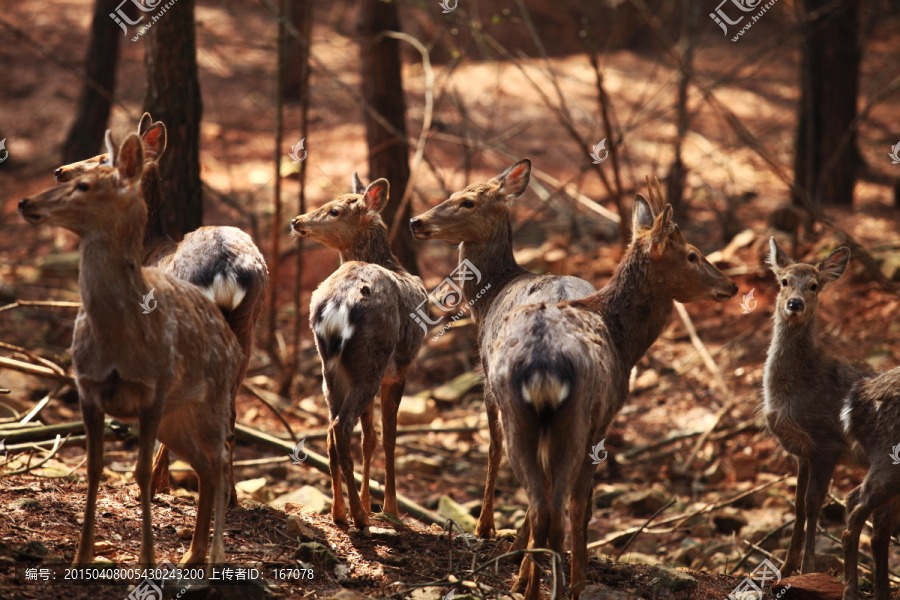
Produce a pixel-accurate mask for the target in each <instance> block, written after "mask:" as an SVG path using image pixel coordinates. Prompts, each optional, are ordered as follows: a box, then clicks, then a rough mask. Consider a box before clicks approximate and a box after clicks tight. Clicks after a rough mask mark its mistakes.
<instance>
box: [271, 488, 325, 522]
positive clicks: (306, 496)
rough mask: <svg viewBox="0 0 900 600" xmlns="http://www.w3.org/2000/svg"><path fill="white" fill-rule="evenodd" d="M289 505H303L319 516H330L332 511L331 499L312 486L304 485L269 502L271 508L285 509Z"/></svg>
mask: <svg viewBox="0 0 900 600" xmlns="http://www.w3.org/2000/svg"><path fill="white" fill-rule="evenodd" d="M288 503H291V504H302V505H303V506H304V507H306V509H307V510H309V511H312V512H314V513H316V514H319V515H324V514H328V512H329V511H330V510H331V498H329V497H328V496H326V495H325V494H323V493H322V492H320V491H319V490H318V488H315V487H313V486H311V485H304V486H303V487H300V488H298V489H296V490H293V491H291V492H288V493H287V494H282V495H281V496H278V497H277V498H275V499H274V500H272V501H271V502H269V506H271V507H272V508H278V509H283V508H284V505H285V504H288Z"/></svg>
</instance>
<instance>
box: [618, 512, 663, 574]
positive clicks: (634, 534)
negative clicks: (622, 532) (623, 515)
mask: <svg viewBox="0 0 900 600" xmlns="http://www.w3.org/2000/svg"><path fill="white" fill-rule="evenodd" d="M673 504H675V498H672V499H671V500H669V502H668V503H667V504H666V505H665V506H663V507H662V508H660V509H659V510H658V511H656V512H655V513H653V514H652V515H651V516H650V518H649V519H647V521H646V522H645V523H644V524H643V525H641V526H640V527H638V528H637V531H635V532H634V533H632V534H631V537H630V538H628V540H627V541H626V542H625V544H624V545H623V546H622V548H621V550H619V553H618V554H616V562H618V560H619V559H620V558H622V554H623V553H624V552H625V550H627V549H628V546H630V545H631V542H633V541H634V540H635V538H637V536H639V535H640V534H641V532H642V531H643V530H644V528H645V527H647V526H649V525H650V523H652V522H653V519H655V518H656V517H658V516H659V515H660V514H662V513H663V512H664V511H665V510H666V509H667V508H669V507H670V506H672V505H673Z"/></svg>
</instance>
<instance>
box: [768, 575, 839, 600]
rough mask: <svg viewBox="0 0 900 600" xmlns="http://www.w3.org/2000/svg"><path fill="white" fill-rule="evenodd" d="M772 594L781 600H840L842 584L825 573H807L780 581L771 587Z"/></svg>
mask: <svg viewBox="0 0 900 600" xmlns="http://www.w3.org/2000/svg"><path fill="white" fill-rule="evenodd" d="M788 586H790V589H788ZM785 589H788V591H787V592H785V593H782V590H785ZM772 594H773V595H774V596H775V597H778V598H781V600H841V598H843V597H844V584H843V583H841V582H840V581H838V580H837V579H835V578H834V577H832V576H830V575H826V574H825V573H807V574H806V575H798V576H797V577H786V578H784V579H782V580H781V581H780V582H779V583H776V584H775V585H773V586H772Z"/></svg>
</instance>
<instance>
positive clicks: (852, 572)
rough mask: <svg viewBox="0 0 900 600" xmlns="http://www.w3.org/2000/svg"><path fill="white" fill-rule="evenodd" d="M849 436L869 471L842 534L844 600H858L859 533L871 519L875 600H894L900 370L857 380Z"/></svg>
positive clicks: (849, 404) (845, 413)
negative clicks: (891, 576)
mask: <svg viewBox="0 0 900 600" xmlns="http://www.w3.org/2000/svg"><path fill="white" fill-rule="evenodd" d="M841 422H842V424H843V426H844V431H845V433H846V434H847V435H848V436H849V437H850V438H851V439H854V440H855V441H856V442H857V443H858V444H859V447H860V448H861V449H862V453H863V454H864V457H865V461H866V462H867V463H868V464H869V472H868V474H866V478H865V479H864V480H863V482H862V484H860V485H859V486H858V487H857V488H856V489H854V490H853V491H852V492H850V494H849V495H848V496H847V515H848V517H847V530H846V531H844V534H843V539H842V542H843V547H844V600H858V599H859V574H858V572H857V563H858V560H859V534H860V533H861V532H862V528H863V525H865V523H866V519H868V518H869V515H872V555H873V556H874V558H875V600H889V599H890V597H891V587H890V580H889V578H888V573H889V571H888V550H889V548H890V545H891V534H892V533H893V532H894V531H896V529H897V525H898V523H900V368H897V369H893V370H892V371H888V372H887V373H884V374H882V375H879V376H878V377H874V378H872V379H868V380H863V381H859V382H857V383H856V384H855V385H854V386H853V388H852V389H851V391H850V394H849V395H848V396H847V398H846V399H845V400H844V406H843V409H842V410H841Z"/></svg>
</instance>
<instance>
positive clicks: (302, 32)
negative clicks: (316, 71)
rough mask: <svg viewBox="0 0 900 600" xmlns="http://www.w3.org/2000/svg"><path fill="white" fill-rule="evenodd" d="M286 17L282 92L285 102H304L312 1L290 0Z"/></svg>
mask: <svg viewBox="0 0 900 600" xmlns="http://www.w3.org/2000/svg"><path fill="white" fill-rule="evenodd" d="M285 17H286V18H287V21H288V25H287V32H286V35H285V38H284V45H285V54H284V55H285V56H286V57H287V60H288V64H287V65H285V69H284V77H283V81H282V84H281V85H282V91H283V93H284V99H285V100H288V101H292V102H302V101H303V89H304V88H305V87H306V84H307V78H308V75H307V73H308V71H309V68H308V64H307V63H308V62H309V61H308V59H307V57H306V53H307V48H308V45H309V43H308V40H306V39H305V38H308V37H309V36H310V35H311V34H312V0H288V1H287V14H286V15H285ZM301 164H302V163H301Z"/></svg>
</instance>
